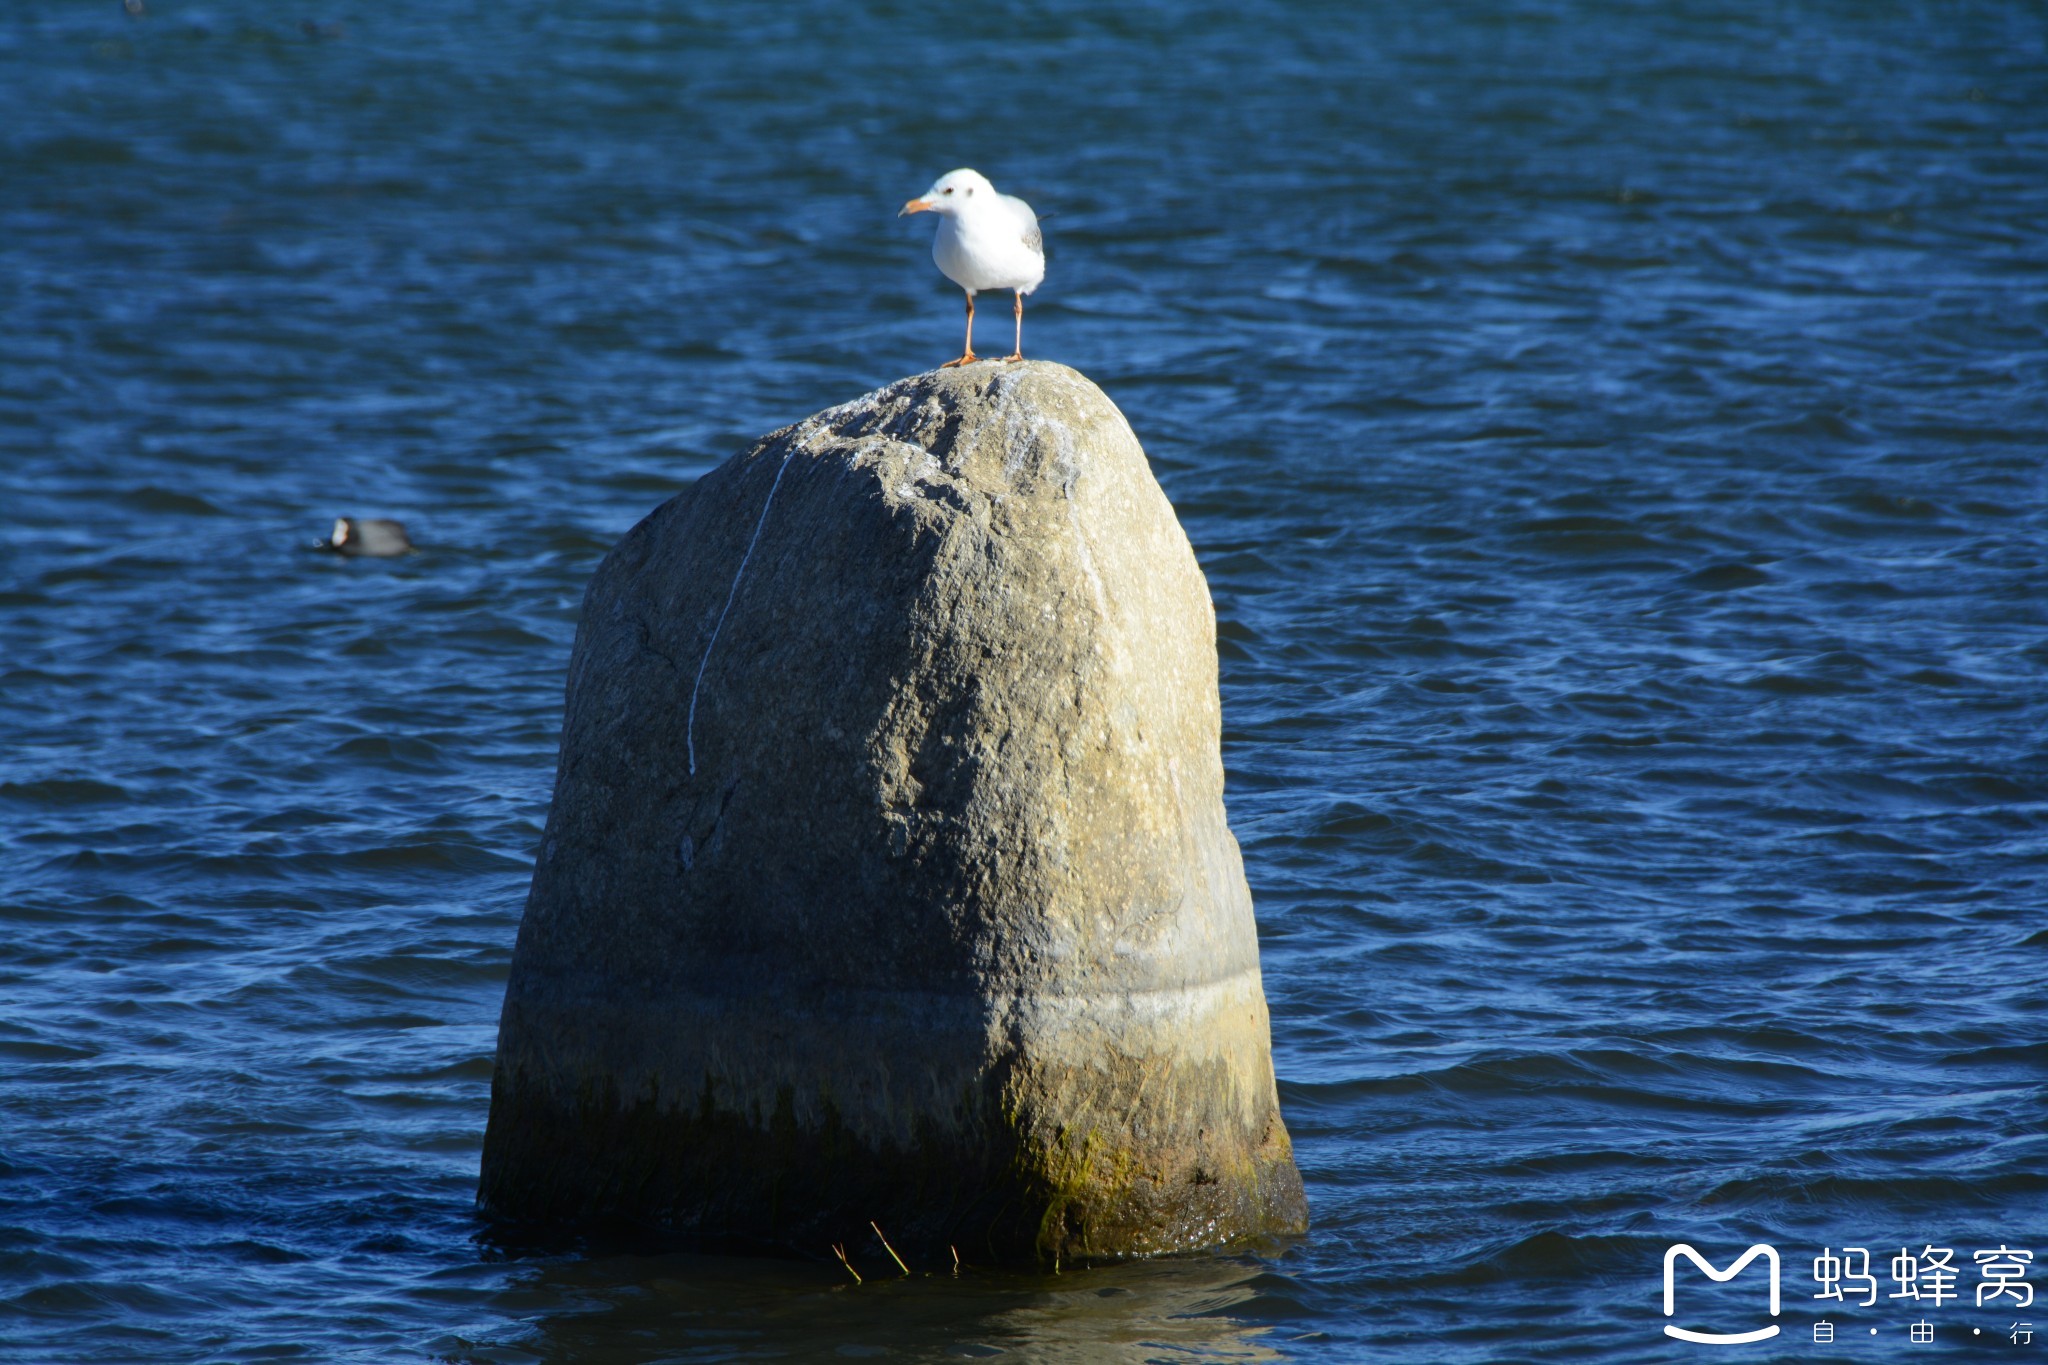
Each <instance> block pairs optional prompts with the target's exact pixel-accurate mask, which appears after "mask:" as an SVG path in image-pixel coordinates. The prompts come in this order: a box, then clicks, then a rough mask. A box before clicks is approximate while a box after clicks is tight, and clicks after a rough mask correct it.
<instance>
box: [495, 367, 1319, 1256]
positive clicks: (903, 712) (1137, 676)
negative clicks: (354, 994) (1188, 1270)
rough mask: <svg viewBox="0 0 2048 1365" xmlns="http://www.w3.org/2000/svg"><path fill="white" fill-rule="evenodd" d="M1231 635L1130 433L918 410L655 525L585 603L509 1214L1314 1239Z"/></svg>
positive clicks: (796, 440) (1119, 422)
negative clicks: (1253, 849)
mask: <svg viewBox="0 0 2048 1365" xmlns="http://www.w3.org/2000/svg"><path fill="white" fill-rule="evenodd" d="M1220 726H1221V719H1220V708H1219V704H1218V698H1217V689H1216V640H1215V618H1214V613H1213V609H1212V607H1211V604H1210V600H1209V594H1208V587H1207V584H1206V583H1205V582H1204V580H1203V578H1202V573H1201V570H1200V569H1199V568H1198V567H1197V565H1196V563H1195V557H1194V554H1193V551H1192V550H1191V549H1190V548H1189V545H1188V541H1187V537H1186V536H1185V535H1184V534H1183V533H1182V531H1181V528H1180V524H1179V522H1178V521H1177V520H1176V519H1175V517H1174V514H1173V510H1172V508H1171V507H1170V506H1169V505H1168V503H1167V501H1166V498H1165V495H1164V494H1163V493H1162V492H1161V491H1160V489H1159V485H1158V483H1157V482H1156V481H1155V480H1154V479H1153V477H1152V473H1151V470H1150V468H1149V466H1148V465H1147V463H1146V460H1145V455H1144V452H1143V451H1142V450H1141V449H1140V448H1139V445H1138V442H1137V439H1136V438H1135V437H1134V436H1133V435H1132V433H1131V430H1130V427H1129V425H1128V424H1127V423H1126V422H1125V421H1124V418H1123V415H1122V414H1121V413H1120V412H1118V411H1117V409H1116V407H1115V405H1114V404H1112V403H1111V402H1110V401H1109V399H1108V398H1107V397H1106V396H1105V395H1104V394H1103V393H1102V391H1101V390H1099V389H1098V388H1096V387H1095V385H1093V384H1092V383H1090V382H1089V381H1088V380H1087V379H1085V378H1084V377H1083V376H1081V375H1080V374H1078V373H1076V372H1075V371H1073V370H1070V369H1067V368H1065V367H1063V366H1059V365H1051V364H1046V363H1043V362H1027V363H1024V364H1021V365H975V366H965V367H960V368H957V369H951V370H942V371H936V372H933V373H930V374H924V375H918V376H915V377H913V378H909V379H905V380H902V381H900V382H898V383H896V384H892V385H890V386H889V387H887V388H884V389H881V390H878V391H876V392H875V393H872V394H869V395H867V396H866V397H864V398H861V399H859V400H857V401H855V402H852V403H849V404H846V405H844V406H842V407H837V408H832V409H829V410H827V411H825V412H822V413H819V414H817V415H816V416H814V417H812V418H809V419H808V420H806V421H804V422H801V423H798V424H797V425H795V426H791V427H786V428H784V429H783V430H781V431H778V432H775V433H773V434H772V435H770V436H768V437H767V438H765V439H764V440H762V441H761V442H760V443H759V444H757V445H756V446H754V447H753V448H752V449H750V450H748V451H746V452H744V453H742V454H740V455H738V456H736V457H735V458H733V459H732V460H730V461H728V462H727V463H726V464H725V465H723V466H721V467H720V468H719V469H717V470H715V471H713V472H712V473H711V474H708V475H706V476H705V477H704V478H703V479H702V480H700V481H699V482H698V483H697V484H695V485H694V486H693V487H691V488H690V489H689V490H687V491H685V492H684V493H682V494H680V495H678V496H677V497H675V498H673V499H671V500H670V501H669V502H667V503H666V504H664V505H663V506H662V507H660V508H659V509H657V510H656V511H655V512H654V513H653V514H652V515H651V516H649V517H648V518H647V519H646V520H644V521H642V522H641V523H640V524H639V525H638V526H636V527H635V528H634V529H633V530H632V531H631V532H629V533H628V534H627V536H626V537H625V538H624V540H622V541H621V542H620V543H619V545H618V547H617V548H616V549H614V550H613V551H612V553H611V554H610V555H609V556H608V557H607V558H606V559H605V561H604V563H603V564H602V565H601V566H600V568H599V569H598V571H597V575H596V577H595V579H594V580H593V581H592V583H591V586H590V590H589V593H588V595H587V596H586V598H585V601H584V612H583V619H582V624H581V626H580V628H579V630H578V632H577V638H576V646H575V652H574V655H573V657H572V659H571V663H570V669H569V685H568V703H567V714H566V718H565V722H564V726H563V734H562V749H561V762H560V769H559V773H558V776H557V781H556V788H555V796H554V804H553V807H552V809H551V811H550V813H549V816H548V824H547V833H546V836H545V839H544V842H543V847H542V851H541V855H540V858H539V861H538V864H537V866H536V868H535V872H534V879H533V887H532V892H531V895H530V898H529V900H528V902H527V908H526V915H525V919H524V921H523V923H522V924H521V927H520V931H519V940H518V946H517V948H516V950H515V952H514V955H513V962H512V973H511V979H510V982H509V983H508V985H507V988H506V996H505V1007H504V1014H503V1018H502V1020H501V1023H500V1031H499V1041H498V1061H497V1071H496V1075H495V1078H494V1081H493V1084H492V1093H491V1116H490V1126H489V1130H488V1133H487V1135H486V1138H485V1144H484V1159H483V1179H482V1186H481V1189H480V1191H479V1201H480V1205H481V1207H482V1208H483V1210H484V1212H485V1213H486V1214H487V1215H489V1216H491V1217H493V1218H495V1219H499V1220H502V1221H506V1222H512V1223H523V1224H539V1225H578V1224H584V1223H590V1222H599V1221H624V1222H629V1223H635V1224H640V1225H643V1226H650V1227H655V1228H659V1229H664V1230H667V1231H671V1232H674V1233H677V1234H680V1235H684V1236H687V1237H691V1238H696V1239H701V1240H703V1241H706V1242H714V1243H721V1244H737V1245H753V1246H759V1247H762V1248H783V1249H793V1250H798V1251H805V1252H810V1253H814V1254H823V1253H824V1251H825V1249H826V1248H827V1246H828V1245H829V1244H830V1243H832V1242H835V1241H847V1240H852V1239H855V1238H857V1237H858V1236H859V1235H860V1234H861V1233H862V1232H863V1231H864V1230H865V1229H866V1228H867V1225H868V1222H869V1220H870V1219H875V1220H879V1221H880V1222H881V1224H882V1226H883V1227H885V1228H886V1229H887V1230H888V1232H889V1235H890V1237H891V1239H892V1240H893V1241H894V1242H895V1243H896V1244H897V1245H898V1246H901V1247H905V1248H906V1249H911V1248H915V1249H916V1250H917V1251H919V1252H924V1253H930V1252H932V1251H934V1250H936V1251H938V1252H940V1253H941V1254H942V1253H943V1249H944V1248H945V1247H946V1246H947V1245H949V1244H951V1245H955V1246H958V1247H959V1248H960V1250H961V1252H962V1253H963V1254H964V1255H967V1256H968V1257H969V1258H970V1259H975V1258H992V1259H1001V1260H1028V1259H1033V1258H1041V1259H1053V1258H1064V1259H1066V1260H1076V1259H1089V1258H1106V1257H1116V1256H1127V1255H1139V1254H1145V1253H1152V1252H1164V1251H1178V1250H1188V1249H1194V1248H1198V1247H1205V1246H1214V1245H1220V1244H1226V1243H1232V1242H1241V1241H1245V1240H1248V1239H1258V1238H1263V1237H1269V1236H1273V1235H1277V1234H1287V1233H1294V1232H1299V1231H1301V1230H1302V1229H1303V1228H1304V1227H1305V1226H1306V1223H1307V1205H1306V1202H1305V1200H1304V1197H1303V1193H1302V1186H1301V1177H1300V1175H1299V1173H1298V1172H1297V1171H1296V1169H1295V1165H1294V1160H1293V1155H1292V1148H1291V1145H1290V1143H1289V1140H1288V1136H1287V1130H1286V1128H1285V1127H1284V1126H1283V1124H1282V1123H1281V1119H1280V1112H1279V1104H1278V1098H1277V1095H1276V1093H1275V1087H1274V1081H1273V1066H1272V1055H1271V1044H1270V1040H1269V1026H1268V1022H1267V1014H1266V1001H1265V994H1264V990H1263V988H1262V985H1261V982H1260V976H1259V960H1258V942H1257V938H1256V935H1255V932H1254V926H1253V921H1252V907H1251V897H1250V893H1249V891H1248V889H1247V887H1246V884H1245V879H1244V870H1243V866H1242V862H1241V860H1240V857H1239V853H1238V847H1237V842H1236V840H1235V839H1234V838H1233V837H1232V835H1231V833H1230V829H1229V827H1228V825H1227V823H1226V821H1225V817H1224V808H1223V767H1222V758H1221V752H1220Z"/></svg>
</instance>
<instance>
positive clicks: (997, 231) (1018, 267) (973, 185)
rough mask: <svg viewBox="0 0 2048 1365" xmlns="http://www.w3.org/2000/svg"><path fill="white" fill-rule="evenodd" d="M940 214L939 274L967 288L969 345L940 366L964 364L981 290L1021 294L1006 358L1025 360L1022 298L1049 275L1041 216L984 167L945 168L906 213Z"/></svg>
mask: <svg viewBox="0 0 2048 1365" xmlns="http://www.w3.org/2000/svg"><path fill="white" fill-rule="evenodd" d="M905 213H936V214H938V215H939V231H938V235H937V236H935V237H933V238H932V261H933V262H934V263H935V264H936V265H937V266H938V267H939V273H940V274H942V275H944V276H945V277H946V278H947V279H949V280H951V281H952V282H953V283H955V284H957V285H959V286H960V287H961V288H962V289H965V290H966V291H967V349H966V350H965V351H964V352H962V353H961V356H960V358H959V359H958V360H949V361H947V362H946V363H945V364H944V365H942V366H940V368H941V369H950V368H952V367H953V366H955V365H965V364H967V363H969V362H970V361H974V360H979V359H980V358H981V357H979V356H977V355H975V353H974V296H975V294H976V293H977V292H978V291H980V290H983V289H1009V290H1013V291H1015V293H1016V298H1017V306H1016V313H1017V348H1016V349H1015V350H1013V351H1011V352H1010V354H1008V355H1006V356H1004V357H1003V359H1005V360H1022V359H1023V358H1024V296H1025V295H1026V294H1028V293H1030V292H1031V291H1032V290H1034V289H1036V288H1038V286H1039V282H1040V281H1042V280H1044V279H1045V238H1044V237H1043V236H1041V235H1040V233H1039V231H1038V215H1037V214H1035V213H1033V212H1032V211H1031V205H1029V204H1027V203H1025V202H1024V201H1023V200H1022V199H1019V198H1017V197H1016V196H1015V195H1013V194H998V193H996V187H995V186H994V185H991V184H989V183H988V177H987V176H985V175H983V174H982V173H981V172H980V171H970V170H967V169H966V168H964V167H963V168H962V169H960V170H957V171H947V172H946V173H945V174H944V175H942V176H940V177H939V178H938V179H937V180H935V181H933V182H932V187H931V188H930V189H928V190H926V191H925V192H924V194H923V196H922V197H920V198H917V199H913V200H911V201H910V202H909V203H907V204H905V205H904V206H903V213H899V214H897V215H896V216H897V217H898V218H901V217H902V216H903V214H905Z"/></svg>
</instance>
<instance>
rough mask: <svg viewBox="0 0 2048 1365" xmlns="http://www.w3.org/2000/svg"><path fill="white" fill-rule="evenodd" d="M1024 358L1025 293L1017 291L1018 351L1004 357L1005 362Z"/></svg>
mask: <svg viewBox="0 0 2048 1365" xmlns="http://www.w3.org/2000/svg"><path fill="white" fill-rule="evenodd" d="M1023 358H1024V293H1023V291H1022V290H1019V291H1017V349H1016V350H1014V351H1012V352H1010V353H1009V354H1008V355H1006V356H1004V357H1003V359H1005V360H1022V359H1023Z"/></svg>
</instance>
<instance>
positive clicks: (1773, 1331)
mask: <svg viewBox="0 0 2048 1365" xmlns="http://www.w3.org/2000/svg"><path fill="white" fill-rule="evenodd" d="M1680 1256H1684V1257H1686V1258H1687V1259H1689V1260H1690V1261H1691V1262H1692V1263H1693V1264H1694V1265H1696V1266H1698V1267H1699V1268H1700V1269H1701V1270H1704V1271H1705V1272H1706V1273H1707V1278H1708V1279H1710V1280H1712V1281H1714V1282H1715V1283H1716V1284H1726V1283H1727V1282H1728V1281H1729V1280H1732V1279H1734V1278H1735V1277H1736V1276H1737V1275H1740V1274H1741V1273H1742V1268H1743V1267H1744V1266H1746V1265H1748V1264H1749V1263H1750V1262H1751V1261H1754V1260H1755V1259H1756V1258H1757V1257H1759V1256H1761V1257H1763V1258H1764V1259H1765V1260H1766V1261H1769V1262H1770V1263H1771V1316H1772V1317H1774V1318H1775V1317H1776V1316H1778V1251H1777V1248H1776V1247H1769V1246H1765V1245H1764V1244H1763V1243H1762V1242H1758V1243H1757V1244H1756V1245H1755V1246H1753V1247H1751V1248H1750V1249H1749V1250H1747V1251H1745V1252H1743V1253H1742V1255H1741V1256H1740V1257H1739V1258H1738V1259H1737V1260H1736V1262H1735V1263H1734V1264H1733V1265H1731V1266H1729V1267H1728V1268H1727V1269H1726V1270H1716V1269H1714V1267H1713V1266H1711V1265H1709V1264H1708V1263H1707V1258H1706V1257H1704V1256H1702V1255H1700V1254H1699V1253H1698V1252H1697V1251H1694V1250H1693V1249H1692V1248H1691V1247H1689V1246H1687V1245H1686V1244H1685V1243H1684V1242H1674V1243H1673V1244H1672V1245H1671V1246H1670V1247H1668V1248H1666V1249H1665V1252H1664V1316H1665V1317H1667V1318H1668V1317H1670V1316H1671V1315H1672V1314H1673V1313H1674V1312H1676V1311H1677V1304H1676V1302H1675V1299H1674V1296H1673V1294H1672V1285H1671V1268H1672V1267H1673V1266H1674V1265H1676V1264H1677V1263H1678V1258H1679V1257H1680ZM1664 1335H1665V1336H1667V1337H1677V1338H1678V1339H1679V1340H1680V1341H1699V1342H1704V1343H1706V1344H1707V1345H1709V1346H1735V1345H1739V1344H1740V1343H1742V1342H1745V1341H1764V1340H1767V1339H1769V1338H1771V1337H1774V1336H1776V1335H1778V1324H1776V1323H1775V1322H1774V1323H1772V1324H1771V1325H1770V1326H1769V1327H1759V1328H1757V1329H1756V1330H1755V1331H1754V1332H1688V1331H1687V1330H1686V1329H1685V1328H1683V1327H1673V1326H1672V1325H1671V1324H1670V1323H1668V1322H1667V1323H1665V1324H1664Z"/></svg>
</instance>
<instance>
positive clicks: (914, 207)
mask: <svg viewBox="0 0 2048 1365" xmlns="http://www.w3.org/2000/svg"><path fill="white" fill-rule="evenodd" d="M937 207H938V205H937V204H934V203H933V202H932V201H931V200H929V199H913V200H911V201H910V202H909V203H907V204H905V205H904V206H903V213H930V212H931V211H932V210H934V209H936V208H937ZM903 213H899V214H897V215H896V216H897V217H898V218H901V217H902V216H903Z"/></svg>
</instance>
